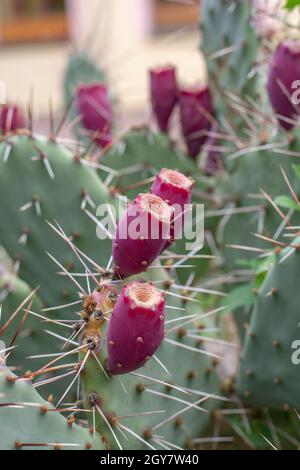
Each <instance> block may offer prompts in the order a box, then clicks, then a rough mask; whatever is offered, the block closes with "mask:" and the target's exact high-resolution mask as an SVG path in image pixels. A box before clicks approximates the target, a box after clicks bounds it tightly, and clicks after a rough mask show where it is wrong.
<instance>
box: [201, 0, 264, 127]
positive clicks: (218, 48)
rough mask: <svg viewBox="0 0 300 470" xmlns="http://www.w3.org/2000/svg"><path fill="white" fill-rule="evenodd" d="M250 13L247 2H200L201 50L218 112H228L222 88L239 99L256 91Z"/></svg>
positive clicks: (255, 45)
mask: <svg viewBox="0 0 300 470" xmlns="http://www.w3.org/2000/svg"><path fill="white" fill-rule="evenodd" d="M251 12H252V6H251V2H244V1H240V0H203V1H202V2H201V25H200V27H201V50H202V52H203V53H204V56H205V58H206V62H207V67H208V77H209V83H210V84H211V86H212V87H213V91H214V94H215V105H216V107H217V109H218V111H219V114H220V115H223V114H225V115H226V113H227V111H229V108H228V107H227V102H226V99H224V92H225V91H226V92H228V93H233V94H237V95H238V96H239V97H240V98H241V97H245V96H248V95H249V96H251V97H253V98H254V97H255V95H256V93H257V83H258V80H257V76H256V74H254V75H253V74H252V73H251V72H252V69H253V67H254V65H255V62H256V60H257V53H258V38H257V35H256V32H255V31H254V29H253V28H252V26H251V23H250V19H251ZM231 114H232V113H231ZM226 117H227V118H229V115H228V114H227V116H226Z"/></svg>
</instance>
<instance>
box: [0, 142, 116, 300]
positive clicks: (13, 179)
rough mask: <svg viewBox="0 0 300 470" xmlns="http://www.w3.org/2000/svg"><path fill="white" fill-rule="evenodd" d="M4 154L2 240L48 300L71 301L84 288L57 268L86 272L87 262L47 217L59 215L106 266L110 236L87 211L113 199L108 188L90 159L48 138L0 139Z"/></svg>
mask: <svg viewBox="0 0 300 470" xmlns="http://www.w3.org/2000/svg"><path fill="white" fill-rule="evenodd" d="M0 155H1V158H0V199H1V200H2V201H5V204H1V208H0V216H1V220H2V221H3V225H2V227H3V228H2V230H1V234H0V241H1V243H2V245H3V246H4V247H5V249H6V251H7V252H8V254H9V255H10V257H11V258H12V259H13V260H14V261H15V266H16V267H18V275H19V276H20V277H21V278H22V279H23V280H24V281H25V282H27V283H28V284H29V285H30V286H32V287H33V288H35V287H37V286H40V289H39V295H40V297H41V299H42V300H43V302H44V303H45V304H46V305H48V306H51V307H54V306H56V305H61V304H66V303H68V302H69V299H70V298H73V297H74V294H75V293H76V292H77V291H78V290H79V288H78V287H76V286H75V287H73V288H72V285H71V286H70V283H69V282H68V279H67V276H63V275H59V276H57V275H56V273H57V272H58V271H60V272H63V268H64V269H66V270H67V271H68V270H69V271H70V272H82V266H81V264H80V262H79V261H78V260H77V259H76V258H75V259H72V258H71V257H70V252H69V250H66V245H65V242H64V241H63V240H61V239H60V237H59V236H57V234H56V233H55V232H54V230H53V229H52V228H50V227H49V226H48V225H47V223H46V221H49V222H51V223H53V222H54V221H57V222H58V223H59V224H61V226H62V227H63V229H64V231H65V233H66V235H67V236H68V237H71V239H72V240H73V241H74V243H75V244H76V245H77V246H78V248H79V249H80V250H82V251H83V252H86V251H87V247H88V251H89V256H91V257H92V258H93V259H94V261H95V262H96V263H98V264H99V265H100V266H106V264H107V263H108V261H109V258H110V251H111V241H110V240H109V239H106V240H101V242H100V241H99V240H98V238H97V234H96V224H95V222H94V221H93V220H91V219H90V217H89V216H88V215H87V213H86V211H88V212H89V213H90V214H92V216H94V215H95V212H96V208H97V207H98V206H99V205H100V204H104V203H107V202H109V201H110V197H109V193H108V191H107V189H106V187H105V186H104V185H103V183H102V182H101V180H100V179H99V178H98V176H97V174H96V172H95V171H94V169H93V168H90V167H89V166H88V165H87V163H88V162H87V161H82V162H81V163H80V159H79V158H77V157H74V154H72V153H71V152H70V151H68V150H67V149H66V148H65V147H64V146H62V145H60V144H56V143H54V142H50V141H49V140H48V139H46V138H43V137H31V136H28V135H19V136H13V137H8V138H7V140H6V141H3V142H2V143H1V144H0ZM6 158H7V160H6ZM45 158H46V164H45V161H44V159H45ZM47 162H48V165H49V166H50V170H49V168H48V170H47V168H46V165H47ZM49 171H50V174H49ZM52 173H53V174H52ZM51 175H52V177H51ZM84 201H86V203H85V202H84ZM83 204H84V207H83ZM24 235H26V242H25V243H24ZM22 236H23V238H21V237H22ZM46 251H47V252H49V254H50V255H51V256H54V257H55V258H56V259H57V260H59V262H60V263H61V265H62V266H63V268H60V267H59V266H57V265H55V263H53V261H51V260H50V258H49V257H48V255H47V254H46ZM80 282H82V280H80V279H79V283H80Z"/></svg>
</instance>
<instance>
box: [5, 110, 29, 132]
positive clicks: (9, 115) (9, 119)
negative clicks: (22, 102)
mask: <svg viewBox="0 0 300 470" xmlns="http://www.w3.org/2000/svg"><path fill="white" fill-rule="evenodd" d="M22 127H24V118H23V113H22V110H21V109H20V108H19V107H18V106H16V105H12V104H8V105H4V106H2V107H1V111H0V129H1V130H2V131H3V132H5V133H6V132H11V131H15V130H16V129H21V128H22Z"/></svg>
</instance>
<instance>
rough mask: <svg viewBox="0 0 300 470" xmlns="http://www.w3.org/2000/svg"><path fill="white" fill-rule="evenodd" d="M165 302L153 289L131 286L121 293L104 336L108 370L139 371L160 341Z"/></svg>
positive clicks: (136, 283) (122, 372) (159, 293)
mask: <svg viewBox="0 0 300 470" xmlns="http://www.w3.org/2000/svg"><path fill="white" fill-rule="evenodd" d="M164 320H165V298H164V294H163V293H162V292H161V291H160V290H158V289H157V288H156V287H155V286H153V285H152V284H148V283H141V282H132V283H131V284H128V285H127V286H125V287H124V288H123V289H122V292H121V293H120V296H119V298H118V300H117V303H116V305H115V308H114V309H113V313H112V316H111V318H110V320H109V325H108V334H107V349H108V369H109V371H110V372H111V373H112V374H125V373H127V372H131V371H134V370H136V369H138V368H139V367H142V366H143V365H144V364H145V363H146V362H147V361H148V359H150V358H151V357H152V356H153V354H154V353H155V352H156V350H157V349H158V347H159V346H160V344H161V342H162V340H163V337H164Z"/></svg>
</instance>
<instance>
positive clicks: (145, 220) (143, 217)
mask: <svg viewBox="0 0 300 470" xmlns="http://www.w3.org/2000/svg"><path fill="white" fill-rule="evenodd" d="M172 217H173V209H172V208H171V207H170V206H168V204H167V203H166V202H164V201H163V200H162V199H161V198H160V197H158V196H155V195H154V194H150V193H146V194H139V195H138V196H137V197H136V199H135V200H134V202H132V203H131V204H130V205H129V206H128V208H127V210H126V211H125V213H124V214H123V215H122V217H121V219H120V221H119V223H118V225H117V229H116V234H115V237H114V240H113V245H112V254H113V260H114V263H115V273H116V274H117V275H119V276H120V277H122V278H125V277H129V276H132V275H134V274H139V273H141V272H144V271H146V270H147V268H148V266H149V265H150V264H151V263H152V262H153V261H154V260H155V258H157V256H158V255H159V254H160V252H161V251H162V249H163V246H164V244H165V242H166V240H168V239H169V238H170V229H171V223H172Z"/></svg>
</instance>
